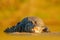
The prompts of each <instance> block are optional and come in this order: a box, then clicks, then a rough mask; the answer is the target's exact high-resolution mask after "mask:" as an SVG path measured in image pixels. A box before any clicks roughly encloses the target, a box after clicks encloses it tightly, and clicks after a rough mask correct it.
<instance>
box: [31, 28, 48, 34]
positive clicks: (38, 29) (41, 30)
mask: <svg viewBox="0 0 60 40" xmlns="http://www.w3.org/2000/svg"><path fill="white" fill-rule="evenodd" d="M32 31H34V32H35V33H41V32H48V28H42V27H34V28H33V29H32Z"/></svg>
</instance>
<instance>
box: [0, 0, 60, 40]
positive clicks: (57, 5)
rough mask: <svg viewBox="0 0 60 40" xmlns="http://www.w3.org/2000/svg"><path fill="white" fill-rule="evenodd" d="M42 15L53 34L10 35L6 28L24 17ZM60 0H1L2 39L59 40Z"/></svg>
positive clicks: (0, 24)
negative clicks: (5, 31) (6, 32)
mask: <svg viewBox="0 0 60 40" xmlns="http://www.w3.org/2000/svg"><path fill="white" fill-rule="evenodd" d="M27 16H36V17H40V18H41V19H42V20H43V21H44V23H45V24H46V26H47V27H48V28H49V29H50V31H51V32H52V34H48V33H47V34H41V35H40V34H38V35H36V36H35V35H29V36H28V35H8V34H5V33H4V30H5V29H6V28H8V27H11V26H14V25H16V24H17V23H18V22H20V21H21V20H22V19H23V18H24V17H27ZM54 32H56V33H57V32H60V0H0V40H19V39H22V40H59V39H60V34H59V33H57V34H53V33H54Z"/></svg>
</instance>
